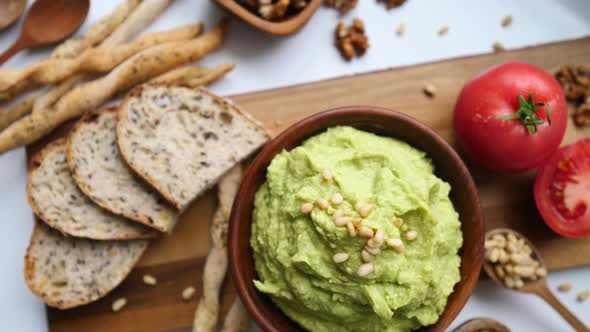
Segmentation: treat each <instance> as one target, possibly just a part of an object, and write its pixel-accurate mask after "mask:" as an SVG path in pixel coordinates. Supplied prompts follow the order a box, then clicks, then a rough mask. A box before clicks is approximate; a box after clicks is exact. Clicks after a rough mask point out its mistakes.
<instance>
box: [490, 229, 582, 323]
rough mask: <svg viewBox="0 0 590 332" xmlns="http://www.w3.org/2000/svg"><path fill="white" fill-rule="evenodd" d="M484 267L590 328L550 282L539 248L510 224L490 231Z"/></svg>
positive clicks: (497, 280)
mask: <svg viewBox="0 0 590 332" xmlns="http://www.w3.org/2000/svg"><path fill="white" fill-rule="evenodd" d="M485 250H486V253H485V258H484V263H483V269H484V271H485V272H486V274H487V275H488V276H489V277H490V279H492V280H493V281H494V282H495V283H497V284H499V285H501V286H503V287H506V288H510V289H513V290H515V291H518V292H521V293H532V294H536V295H537V296H539V297H541V298H542V299H543V300H545V301H546V302H547V303H549V304H550V305H551V306H552V307H553V308H554V309H555V310H556V311H557V312H558V313H559V314H560V315H561V316H562V317H563V318H564V319H565V320H566V321H568V323H570V325H571V326H572V327H573V328H574V329H575V330H576V331H578V332H590V329H588V327H586V326H585V325H584V323H582V322H581V321H580V320H579V319H578V318H577V317H576V316H575V315H574V314H573V313H572V312H570V311H569V310H568V309H567V308H566V307H565V306H564V305H563V304H562V303H561V302H560V301H559V300H558V299H557V298H556V297H555V295H553V293H552V292H551V290H549V287H548V286H547V279H546V274H547V270H546V267H545V263H544V262H543V258H542V257H541V255H540V254H539V251H537V248H535V246H534V245H533V244H532V243H531V242H530V241H529V240H528V239H527V238H526V237H524V236H523V235H522V234H520V233H518V232H515V231H513V230H511V229H508V228H497V229H494V230H491V231H489V232H487V233H486V236H485Z"/></svg>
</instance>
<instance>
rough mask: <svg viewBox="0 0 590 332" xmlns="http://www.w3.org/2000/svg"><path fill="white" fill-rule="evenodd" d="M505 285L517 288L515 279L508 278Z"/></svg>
mask: <svg viewBox="0 0 590 332" xmlns="http://www.w3.org/2000/svg"><path fill="white" fill-rule="evenodd" d="M504 284H505V285H506V286H507V287H509V288H514V286H515V282H514V279H512V277H506V279H504Z"/></svg>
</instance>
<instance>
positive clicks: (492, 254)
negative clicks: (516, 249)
mask: <svg viewBox="0 0 590 332" xmlns="http://www.w3.org/2000/svg"><path fill="white" fill-rule="evenodd" d="M487 253H489V254H488V255H487V256H488V257H487V259H488V260H489V261H490V262H492V263H497V262H498V258H499V257H500V250H498V248H494V249H492V250H491V251H488V252H487Z"/></svg>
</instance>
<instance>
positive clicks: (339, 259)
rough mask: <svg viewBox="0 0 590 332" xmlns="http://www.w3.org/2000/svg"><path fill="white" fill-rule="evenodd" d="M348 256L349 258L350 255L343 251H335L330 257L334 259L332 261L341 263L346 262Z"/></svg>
mask: <svg viewBox="0 0 590 332" xmlns="http://www.w3.org/2000/svg"><path fill="white" fill-rule="evenodd" d="M349 258H350V255H349V254H347V253H345V252H340V253H337V254H335V255H334V257H332V259H333V260H334V263H343V262H346V261H347V260H348V259H349Z"/></svg>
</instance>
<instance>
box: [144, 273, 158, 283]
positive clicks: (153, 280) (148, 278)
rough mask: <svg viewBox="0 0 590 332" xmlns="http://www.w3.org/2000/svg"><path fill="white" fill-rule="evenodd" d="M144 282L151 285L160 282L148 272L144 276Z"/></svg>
mask: <svg viewBox="0 0 590 332" xmlns="http://www.w3.org/2000/svg"><path fill="white" fill-rule="evenodd" d="M143 283H144V284H146V285H150V286H155V285H156V284H157V283H158V280H156V278H154V276H152V275H149V274H146V275H144V276H143Z"/></svg>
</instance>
